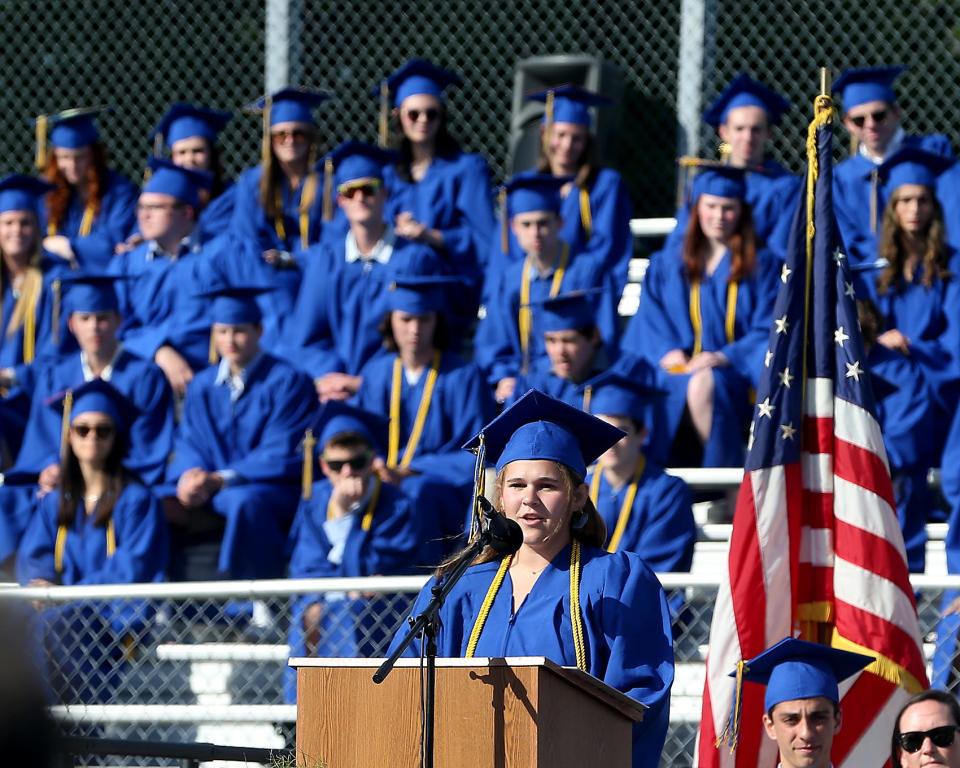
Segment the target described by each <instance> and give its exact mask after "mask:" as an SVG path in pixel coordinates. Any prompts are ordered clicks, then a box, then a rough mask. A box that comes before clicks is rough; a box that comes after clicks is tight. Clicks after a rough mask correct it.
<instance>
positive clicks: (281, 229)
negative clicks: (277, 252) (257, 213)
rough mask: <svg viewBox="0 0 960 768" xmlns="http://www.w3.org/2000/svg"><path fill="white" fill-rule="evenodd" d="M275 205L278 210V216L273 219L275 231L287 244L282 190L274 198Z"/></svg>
mask: <svg viewBox="0 0 960 768" xmlns="http://www.w3.org/2000/svg"><path fill="white" fill-rule="evenodd" d="M273 204H274V208H275V210H276V212H277V213H276V215H275V216H274V217H273V229H274V231H275V232H276V233H277V237H279V238H280V239H281V240H282V241H283V242H284V243H286V242H287V225H286V224H285V223H284V221H283V195H282V194H281V192H280V190H279V189H278V190H277V191H276V194H274V196H273Z"/></svg>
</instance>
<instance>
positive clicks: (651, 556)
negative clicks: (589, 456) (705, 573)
mask: <svg viewBox="0 0 960 768" xmlns="http://www.w3.org/2000/svg"><path fill="white" fill-rule="evenodd" d="M596 471H598V467H596V466H595V467H594V468H593V471H592V472H590V477H589V478H588V479H587V481H586V482H587V484H588V485H589V484H590V482H591V480H592V477H593V473H594V472H596ZM629 487H630V483H629V482H628V483H627V484H625V485H624V486H623V487H622V488H620V489H619V490H614V488H613V486H612V485H610V483H609V482H608V481H607V479H606V477H604V476H603V475H602V473H601V477H600V488H599V491H598V494H597V505H596V506H597V511H598V512H599V513H600V516H601V517H602V518H603V521H604V522H605V523H606V524H607V544H609V543H610V538H611V537H612V535H613V531H614V528H615V527H616V525H617V520H618V519H619V517H620V510H621V508H622V507H623V501H624V499H625V497H626V495H627V490H628V488H629ZM692 504H693V497H692V495H691V493H690V488H689V487H688V486H687V484H686V483H685V482H683V480H681V479H680V478H678V477H671V476H670V475H668V474H666V473H665V472H664V471H663V467H661V466H659V465H657V464H654V463H653V462H650V461H648V462H647V464H646V466H645V467H644V470H643V473H642V474H641V475H640V482H639V483H638V485H637V495H636V497H635V498H634V500H633V505H632V506H631V508H630V510H631V511H630V518H629V520H628V522H627V527H626V529H625V530H624V532H623V536H622V537H621V539H620V543H619V546H618V547H617V551H620V552H635V553H636V554H638V555H640V557H642V558H643V561H644V562H645V563H646V564H647V565H648V566H650V568H651V569H652V570H654V571H656V572H657V573H668V572H671V571H689V570H690V565H691V564H692V563H693V545H694V542H695V541H696V540H697V526H696V523H694V521H693V510H692V508H691V505H692Z"/></svg>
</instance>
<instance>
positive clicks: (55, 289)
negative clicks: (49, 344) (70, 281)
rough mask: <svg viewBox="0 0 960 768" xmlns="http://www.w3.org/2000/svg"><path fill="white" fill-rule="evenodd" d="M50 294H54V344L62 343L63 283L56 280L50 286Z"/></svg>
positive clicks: (52, 313)
mask: <svg viewBox="0 0 960 768" xmlns="http://www.w3.org/2000/svg"><path fill="white" fill-rule="evenodd" d="M50 292H51V293H52V294H53V310H52V311H51V316H52V323H51V325H52V326H53V328H52V329H51V333H52V334H53V343H54V344H59V343H60V293H61V283H60V281H59V280H54V281H53V282H52V283H51V284H50Z"/></svg>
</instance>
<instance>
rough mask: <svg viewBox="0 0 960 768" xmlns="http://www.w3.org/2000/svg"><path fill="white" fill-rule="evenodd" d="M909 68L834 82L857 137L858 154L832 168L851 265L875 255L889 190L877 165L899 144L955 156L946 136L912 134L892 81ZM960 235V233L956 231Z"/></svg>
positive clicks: (849, 73) (848, 73)
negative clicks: (903, 120)
mask: <svg viewBox="0 0 960 768" xmlns="http://www.w3.org/2000/svg"><path fill="white" fill-rule="evenodd" d="M905 70H906V67H902V66H896V67H865V68H863V69H848V70H845V71H844V72H842V73H841V74H840V77H838V78H837V80H836V82H835V83H834V84H833V90H834V93H838V94H839V95H840V98H841V99H842V100H843V124H844V126H845V127H846V129H847V130H848V131H850V133H851V134H852V135H853V138H854V139H855V140H856V145H857V148H856V151H855V153H854V154H853V155H852V156H851V157H849V158H847V159H846V160H844V161H843V162H841V163H838V164H837V166H836V168H834V171H833V204H834V209H835V211H836V215H837V225H838V226H839V227H840V234H841V236H842V238H843V244H844V247H845V248H846V252H847V256H848V257H849V259H850V265H851V266H858V265H860V264H864V263H871V262H873V261H874V260H875V259H876V254H877V234H878V232H879V228H880V223H881V214H882V213H883V210H884V208H885V206H886V204H887V199H888V198H889V195H890V192H891V191H892V190H888V189H886V187H885V185H883V184H881V182H880V179H879V174H878V173H877V169H878V166H880V164H881V163H883V161H884V160H886V159H887V158H888V157H890V156H891V155H893V153H894V152H896V151H897V150H898V149H900V148H901V147H912V148H915V149H925V150H927V151H928V152H933V153H935V154H941V155H946V156H948V157H952V156H953V148H952V147H951V145H950V140H949V138H947V137H946V136H944V135H943V134H939V133H936V134H931V135H929V136H912V135H908V134H907V133H906V132H905V131H904V130H903V127H902V126H901V125H900V121H901V118H902V113H901V110H900V106H899V105H898V104H897V95H896V93H895V92H894V90H893V81H894V80H896V79H897V77H899V76H900V74H901V73H902V72H904V71H905ZM955 234H956V235H957V236H958V237H960V231H958V232H956V233H955Z"/></svg>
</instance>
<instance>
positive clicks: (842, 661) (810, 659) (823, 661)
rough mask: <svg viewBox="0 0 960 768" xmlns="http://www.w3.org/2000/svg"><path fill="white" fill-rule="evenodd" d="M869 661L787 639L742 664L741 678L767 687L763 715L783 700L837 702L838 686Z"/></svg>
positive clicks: (837, 650) (861, 655)
mask: <svg viewBox="0 0 960 768" xmlns="http://www.w3.org/2000/svg"><path fill="white" fill-rule="evenodd" d="M873 661H874V658H873V657H872V656H865V655H863V654H860V653H851V652H850V651H841V650H839V649H838V648H831V647H829V646H826V645H820V644H819V643H808V642H806V641H805V640H797V639H795V638H792V637H787V638H784V639H783V640H781V641H780V642H779V643H777V644H776V645H774V646H772V647H770V648H768V649H767V650H765V651H764V652H763V653H761V654H760V655H759V656H756V657H754V658H752V659H750V660H749V661H747V662H745V664H746V667H745V669H744V671H743V679H744V680H747V681H749V682H752V683H760V684H761V685H765V686H767V692H766V695H765V696H764V700H763V708H764V710H766V711H767V712H769V711H770V710H771V709H773V707H775V706H776V705H777V704H780V703H781V702H784V701H793V700H795V699H812V698H816V697H818V696H822V697H824V698H826V699H830V701H834V702H837V703H839V702H840V691H839V687H838V686H839V683H841V682H843V681H844V680H846V679H847V678H848V677H851V676H852V675H855V674H856V673H857V672H859V671H860V670H861V669H863V668H864V667H866V666H867V665H868V664H870V663H872V662H873ZM730 676H731V677H735V676H736V672H735V671H734V672H732V673H731V675H730Z"/></svg>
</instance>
